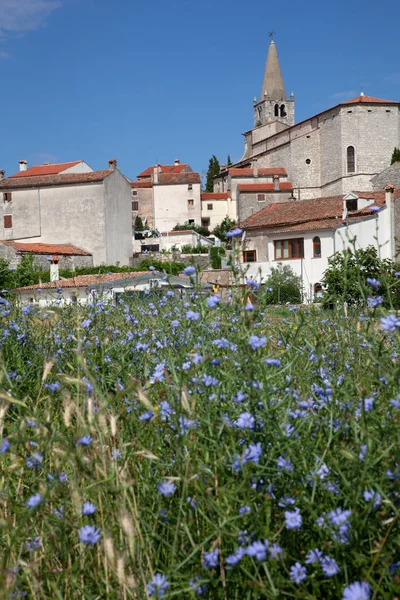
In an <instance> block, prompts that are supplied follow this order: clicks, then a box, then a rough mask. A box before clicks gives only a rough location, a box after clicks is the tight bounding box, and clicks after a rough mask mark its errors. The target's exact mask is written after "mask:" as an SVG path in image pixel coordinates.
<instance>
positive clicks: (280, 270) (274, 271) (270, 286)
mask: <svg viewBox="0 0 400 600" xmlns="http://www.w3.org/2000/svg"><path fill="white" fill-rule="evenodd" d="M265 289H266V291H265V292H264V294H265V295H264V298H263V302H265V303H266V304H287V303H290V304H298V303H299V302H301V300H302V297H301V295H302V293H301V278H300V277H298V276H297V275H295V273H294V272H293V270H292V268H291V267H290V266H289V265H283V264H282V263H278V265H277V266H276V267H272V268H271V274H270V275H269V277H268V279H267V281H266V284H265Z"/></svg>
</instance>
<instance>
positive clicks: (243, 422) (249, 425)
mask: <svg viewBox="0 0 400 600" xmlns="http://www.w3.org/2000/svg"><path fill="white" fill-rule="evenodd" d="M255 422H256V421H255V418H254V417H253V415H251V414H250V413H249V412H244V413H241V414H240V415H239V417H238V418H237V419H236V421H235V425H236V427H237V428H238V429H254V425H255Z"/></svg>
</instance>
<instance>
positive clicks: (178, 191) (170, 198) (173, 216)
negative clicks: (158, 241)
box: [153, 183, 201, 232]
mask: <svg viewBox="0 0 400 600" xmlns="http://www.w3.org/2000/svg"><path fill="white" fill-rule="evenodd" d="M192 188H193V189H192V190H189V189H188V184H187V183H182V184H176V185H172V184H171V185H162V184H156V185H153V202H154V227H155V228H156V229H158V230H159V231H160V232H163V231H171V229H173V228H174V227H175V225H177V224H178V223H179V224H183V223H185V222H186V221H189V219H194V222H195V224H196V225H201V184H200V183H193V184H192ZM189 199H191V200H194V203H193V207H190V206H189V205H188V200H189Z"/></svg>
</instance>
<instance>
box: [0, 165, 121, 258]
mask: <svg viewBox="0 0 400 600" xmlns="http://www.w3.org/2000/svg"><path fill="white" fill-rule="evenodd" d="M25 167H26V161H21V162H20V169H21V168H22V170H20V171H19V172H18V173H16V174H15V175H11V176H10V177H7V178H5V174H4V171H0V194H1V195H2V199H3V203H2V211H3V214H2V215H1V216H0V239H1V240H9V241H10V240H12V241H15V242H20V243H29V244H33V243H39V244H72V245H74V246H77V247H78V248H81V249H82V250H85V251H86V252H88V253H90V254H91V255H92V256H93V264H94V265H100V264H102V263H103V264H109V265H113V264H116V263H119V264H121V265H129V259H130V257H131V256H132V225H131V204H130V202H131V187H130V183H129V182H128V181H127V179H126V178H125V177H124V176H123V175H121V173H120V172H119V170H118V168H117V161H116V160H115V159H112V160H110V161H109V164H108V169H104V170H101V171H93V170H92V169H91V168H90V167H89V166H88V165H87V164H86V163H84V162H83V161H75V162H72V163H62V164H58V165H48V164H46V165H38V166H33V167H31V168H30V169H26V168H25ZM1 217H2V218H1Z"/></svg>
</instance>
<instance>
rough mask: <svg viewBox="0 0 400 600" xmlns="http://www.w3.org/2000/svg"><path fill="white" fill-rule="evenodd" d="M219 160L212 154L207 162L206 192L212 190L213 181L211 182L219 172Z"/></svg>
mask: <svg viewBox="0 0 400 600" xmlns="http://www.w3.org/2000/svg"><path fill="white" fill-rule="evenodd" d="M219 169H220V166H219V160H218V158H217V157H216V156H215V155H214V154H213V155H212V157H211V158H210V160H209V163H208V171H207V180H206V190H205V191H206V192H213V191H214V183H213V179H214V177H215V176H216V175H218V174H219Z"/></svg>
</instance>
